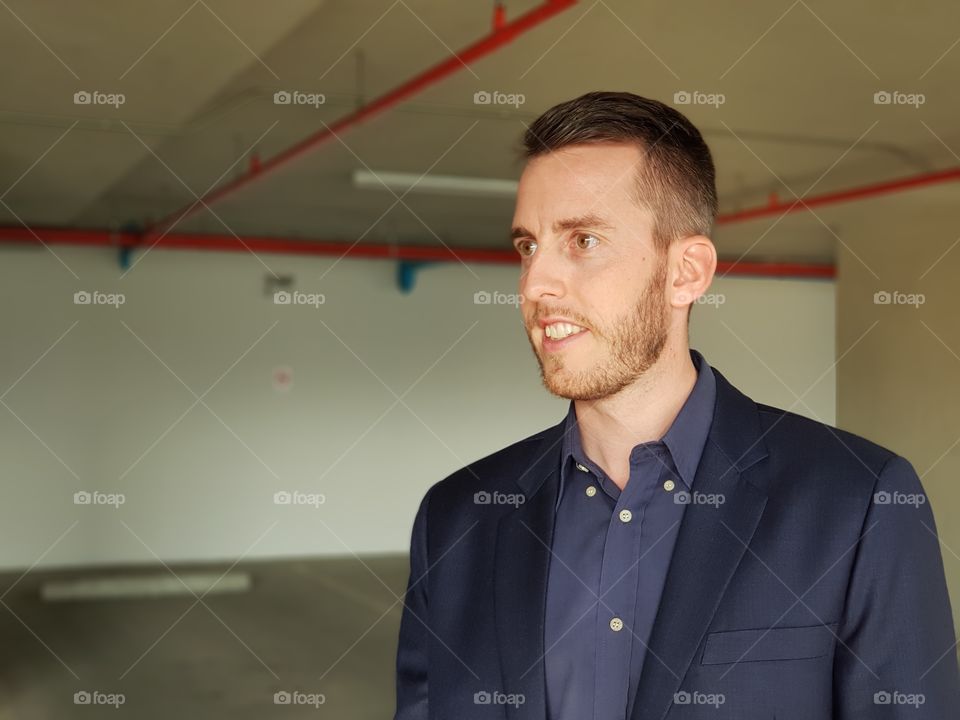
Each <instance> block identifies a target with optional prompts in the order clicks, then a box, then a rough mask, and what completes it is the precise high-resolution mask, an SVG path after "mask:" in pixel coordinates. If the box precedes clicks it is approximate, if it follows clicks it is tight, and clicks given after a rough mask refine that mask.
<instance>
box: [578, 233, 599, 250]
mask: <svg viewBox="0 0 960 720" xmlns="http://www.w3.org/2000/svg"><path fill="white" fill-rule="evenodd" d="M584 241H587V243H586V244H585V243H584ZM575 242H576V243H577V247H578V248H580V249H581V250H589V249H590V248H593V247H596V246H597V245H598V244H599V243H600V241H599V240H598V239H597V236H596V235H590V234H589V233H583V234H580V235H577V237H576V238H575Z"/></svg>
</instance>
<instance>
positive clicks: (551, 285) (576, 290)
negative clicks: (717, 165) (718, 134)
mask: <svg viewBox="0 0 960 720" xmlns="http://www.w3.org/2000/svg"><path fill="white" fill-rule="evenodd" d="M524 146H525V150H526V157H527V158H528V162H527V166H526V168H525V169H524V172H523V175H522V177H521V179H520V187H519V191H518V194H517V207H516V212H515V214H514V220H513V238H514V240H513V242H514V245H515V247H516V248H517V250H518V252H519V253H520V255H521V263H522V267H521V278H520V291H521V294H522V296H523V304H522V311H523V319H524V323H525V325H526V328H527V334H528V337H529V339H530V344H531V346H532V347H533V350H534V353H535V355H536V356H537V360H538V361H539V363H540V368H541V372H542V375H543V380H544V384H545V385H546V387H547V389H548V390H550V391H551V392H553V393H554V394H556V395H560V396H561V397H568V398H572V399H576V400H597V399H600V398H603V397H608V396H610V395H613V394H614V393H617V392H619V391H620V390H622V389H623V388H625V387H627V386H628V385H630V384H632V383H633V382H634V381H635V380H637V379H638V378H640V377H641V376H642V375H643V374H644V373H646V372H647V371H648V370H649V369H650V368H651V367H653V366H654V364H655V363H656V362H657V360H658V359H659V358H660V355H661V353H662V352H663V350H664V348H665V347H666V346H667V345H668V344H670V342H671V341H673V342H676V341H677V338H680V337H681V336H682V342H683V344H684V346H685V345H686V329H687V322H688V317H689V310H690V307H691V305H692V303H693V301H694V300H696V298H697V297H699V296H700V295H701V294H703V292H704V291H705V290H706V289H707V287H709V285H710V281H711V280H712V278H713V273H714V271H715V269H716V251H715V249H714V247H713V244H712V242H711V241H710V240H709V237H710V234H711V233H712V229H713V221H714V218H715V217H716V212H717V195H716V188H715V180H714V168H713V161H712V159H711V156H710V151H709V149H708V148H707V145H706V143H704V141H703V138H702V137H701V135H700V133H699V132H698V131H697V129H696V128H695V127H694V126H693V125H692V124H690V122H689V121H688V120H687V119H686V118H685V117H684V116H683V115H681V114H680V113H678V112H677V111H676V110H674V109H672V108H670V107H669V106H667V105H664V104H662V103H660V102H657V101H655V100H648V99H646V98H642V97H639V96H636V95H632V94H630V93H611V92H594V93H588V94H587V95H583V96H581V97H579V98H576V99H574V100H570V101H568V102H565V103H561V104H560V105H557V106H555V107H553V108H551V109H550V110H548V111H547V112H546V113H544V114H543V115H541V116H540V117H539V118H537V120H536V121H535V122H534V123H533V124H532V125H531V126H530V127H529V129H528V130H527V133H526V134H525V136H524ZM556 320H561V321H567V322H569V323H572V324H574V325H577V326H579V327H581V328H583V329H584V330H583V331H581V332H578V333H576V334H575V335H572V336H570V337H568V338H566V339H557V338H551V337H550V335H558V334H562V333H563V332H564V331H565V330H566V329H565V328H564V327H563V325H562V324H561V325H557V326H554V324H553V323H552V322H551V321H556ZM548 328H549V329H548ZM555 330H559V331H560V332H559V333H558V332H555ZM548 333H549V335H548Z"/></svg>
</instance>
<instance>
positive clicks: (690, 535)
mask: <svg viewBox="0 0 960 720" xmlns="http://www.w3.org/2000/svg"><path fill="white" fill-rule="evenodd" d="M713 372H714V374H715V376H716V380H717V399H716V405H715V409H714V416H713V424H712V427H711V429H710V434H709V437H708V439H707V443H706V446H705V448H704V451H703V456H702V458H701V461H700V465H699V468H698V469H697V473H696V479H695V483H694V487H695V488H696V489H697V491H698V492H699V493H701V494H702V495H703V497H706V498H708V501H707V502H703V503H691V504H690V505H689V506H688V507H687V508H686V511H685V513H684V517H683V521H682V523H681V526H680V531H679V536H678V538H677V542H676V546H675V548H674V553H673V558H672V561H671V565H670V569H669V572H668V575H667V579H666V584H665V586H664V590H663V596H662V600H661V602H660V606H659V609H658V613H657V616H656V621H655V623H654V627H653V631H652V633H651V636H650V640H649V646H648V647H649V649H648V652H647V660H646V662H645V663H644V666H643V672H642V675H641V678H640V685H639V688H638V690H637V695H636V702H635V703H634V710H633V714H632V716H631V718H630V720H662V719H663V718H668V719H669V720H693V719H694V718H704V719H708V720H754V719H756V720H814V719H818V720H819V719H827V718H834V719H836V720H853V719H857V720H860V719H864V720H866V719H869V720H875V719H876V720H885V719H887V718H896V719H898V720H899V719H904V720H905V719H907V718H910V719H911V720H948V719H949V718H960V678H958V670H957V656H956V647H955V644H956V640H955V636H954V627H953V619H952V615H951V611H950V602H949V599H948V597H947V588H946V583H945V580H944V573H943V564H942V559H941V554H940V547H939V542H938V540H937V536H936V528H935V526H934V521H933V515H932V513H931V511H930V506H929V503H927V502H926V497H925V495H924V494H923V489H922V487H921V484H920V481H919V479H918V478H917V475H916V473H915V472H914V469H913V467H912V466H911V465H910V463H909V462H908V461H906V460H905V459H904V458H902V457H900V456H898V455H896V454H894V453H892V452H890V451H889V450H887V449H885V448H883V447H880V446H879V445H876V444H874V443H872V442H869V441H868V440H865V439H863V438H861V437H858V436H856V435H853V434H851V433H848V432H844V431H842V430H838V429H836V428H833V427H830V426H828V425H825V424H823V423H818V422H815V421H813V420H810V419H807V418H804V417H802V416H799V415H796V414H794V413H791V412H788V411H785V410H781V409H777V408H773V407H769V406H767V405H762V404H757V403H755V402H754V401H753V400H751V399H750V398H748V397H747V396H746V395H744V394H743V393H741V392H740V391H739V390H737V389H736V388H735V387H733V386H732V385H731V384H730V383H729V382H728V381H727V380H726V378H724V377H723V375H722V374H721V373H720V372H718V371H717V370H716V369H713ZM562 427H563V423H562V422H561V423H559V424H557V425H555V426H553V427H552V428H549V429H547V430H544V431H542V432H540V433H538V434H536V435H533V436H531V437H529V438H526V439H525V440H522V441H520V442H518V443H515V444H513V445H511V446H509V447H507V448H505V449H503V450H501V451H499V452H496V453H493V454H492V455H489V456H487V457H485V458H483V459H481V460H478V461H476V462H474V463H472V464H471V465H468V466H467V467H465V468H462V469H460V470H458V471H457V472H455V473H453V474H452V475H450V476H449V477H447V478H446V479H444V480H442V481H441V482H439V483H437V484H435V485H434V486H432V487H431V488H430V489H429V490H428V491H427V493H426V495H425V496H424V498H423V501H422V502H421V504H420V507H419V510H418V512H417V515H416V518H415V520H414V524H413V533H412V540H411V547H410V580H409V583H408V586H407V591H406V594H405V598H404V600H405V603H404V610H403V616H402V619H401V625H400V637H399V649H398V652H397V711H396V715H395V718H396V720H427V719H428V718H429V719H430V720H480V719H481V718H483V719H489V718H513V719H519V718H524V719H527V718H529V719H531V720H532V719H536V720H544V719H545V718H546V717H547V708H546V690H545V680H544V662H543V657H544V654H545V652H548V651H549V648H545V647H544V608H545V598H546V589H547V573H548V569H549V562H550V547H551V539H552V534H553V523H554V518H555V504H556V497H557V489H558V483H559V470H560V447H561V432H562ZM711 496H712V500H713V502H710V501H709V500H710V498H711ZM717 498H722V502H717V501H716V500H717ZM624 715H626V709H625V710H624ZM584 720H591V719H588V718H585V719H584Z"/></svg>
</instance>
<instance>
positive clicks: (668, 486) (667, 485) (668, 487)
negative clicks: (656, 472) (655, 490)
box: [663, 480, 677, 492]
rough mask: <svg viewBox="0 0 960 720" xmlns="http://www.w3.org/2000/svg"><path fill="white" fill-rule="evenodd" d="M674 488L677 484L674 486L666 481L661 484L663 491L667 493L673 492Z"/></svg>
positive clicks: (671, 481) (672, 482)
mask: <svg viewBox="0 0 960 720" xmlns="http://www.w3.org/2000/svg"><path fill="white" fill-rule="evenodd" d="M676 486H677V484H676V483H675V482H674V481H673V480H667V481H666V482H665V483H664V484H663V489H664V490H666V491H667V492H670V491H671V490H673V489H674V488H675V487H676Z"/></svg>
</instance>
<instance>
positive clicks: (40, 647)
mask: <svg viewBox="0 0 960 720" xmlns="http://www.w3.org/2000/svg"><path fill="white" fill-rule="evenodd" d="M363 562H364V563H366V564H367V565H368V566H369V568H370V570H368V569H367V568H366V567H364V565H363V563H361V562H360V561H358V560H356V559H354V558H349V559H323V560H291V561H274V562H253V563H243V564H241V565H239V566H238V567H237V568H236V570H244V571H246V572H248V573H250V575H251V576H252V580H253V588H252V590H251V591H250V592H247V593H239V594H224V595H216V594H211V595H208V596H207V597H206V598H205V599H204V603H205V604H206V605H207V606H209V608H210V609H209V610H208V609H207V608H206V607H204V605H203V604H196V605H195V603H196V600H195V599H194V598H193V597H192V596H182V597H181V596H178V597H166V598H153V599H118V600H109V601H105V600H96V601H71V602H44V601H42V600H41V599H40V596H39V587H40V584H41V583H42V582H43V581H45V580H48V579H66V578H74V577H90V576H96V577H102V576H105V575H110V574H113V573H117V572H123V573H124V574H130V573H136V572H148V573H150V574H154V573H155V572H156V569H155V568H149V569H144V568H126V569H119V570H110V571H97V572H93V571H90V570H85V571H64V572H39V571H34V572H31V573H29V574H27V575H26V576H25V577H23V579H22V580H20V582H19V583H16V581H17V578H18V577H19V576H20V573H6V574H3V575H0V594H2V593H4V592H6V591H7V590H8V588H10V587H11V586H12V585H14V583H16V585H15V586H14V587H13V589H12V590H10V591H9V592H8V593H7V594H6V595H5V596H3V600H2V603H3V604H0V662H2V667H0V719H2V720H6V719H7V718H11V719H12V718H16V719H17V720H34V719H36V720H40V719H43V720H47V719H48V718H56V719H57V720H59V719H61V718H93V717H98V718H99V717H118V718H119V717H123V716H125V715H126V716H128V717H131V716H132V717H135V718H137V719H138V720H153V719H156V720H160V719H161V718H163V719H164V720H169V718H178V719H186V718H204V719H206V718H210V719H216V718H232V719H235V720H242V719H245V718H250V719H251V720H253V719H256V720H264V718H274V717H276V718H299V717H303V718H307V717H309V718H318V717H330V718H332V717H336V718H338V719H342V720H374V718H376V720H384V718H390V717H392V714H393V711H394V702H395V698H394V661H395V655H396V647H397V631H398V629H399V625H400V613H401V610H402V605H401V604H400V603H399V602H396V597H395V595H401V594H402V592H403V589H404V587H405V585H406V581H407V573H408V564H407V562H408V561H407V558H406V556H391V557H364V558H363ZM161 569H162V568H161ZM226 569H227V566H226V565H224V566H209V565H205V566H196V565H191V566H174V567H173V570H174V571H176V572H186V571H196V570H210V571H215V572H218V574H219V573H220V572H223V571H224V570H226ZM371 570H372V571H373V573H376V575H377V576H379V577H380V578H381V579H382V580H383V583H381V582H380V580H378V579H377V577H375V576H374V575H373V574H372V573H371ZM385 585H386V587H385ZM388 588H389V589H388ZM391 591H392V593H393V594H391ZM394 603H395V604H394ZM4 605H5V606H6V607H4ZM191 605H194V607H193V608H192V609H190V608H191ZM391 605H393V608H392V610H389V612H388V608H390V606H391ZM211 611H212V612H211ZM14 613H15V614H14ZM214 613H215V614H214ZM384 613H386V615H384ZM381 616H382V619H381ZM18 617H19V619H18ZM178 619H179V621H178ZM378 619H379V622H377V621H378ZM84 690H85V691H88V692H92V691H94V690H96V691H99V692H101V693H123V695H124V696H125V702H124V704H123V705H122V706H120V707H119V709H114V708H113V707H112V706H104V705H100V706H99V707H92V706H88V705H78V704H75V703H74V693H76V692H78V691H84ZM282 691H286V692H291V693H292V692H294V691H300V692H302V693H322V694H323V696H324V703H323V704H322V705H320V706H319V709H317V708H315V707H314V706H312V705H296V706H295V705H277V704H275V703H274V693H277V692H282Z"/></svg>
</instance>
